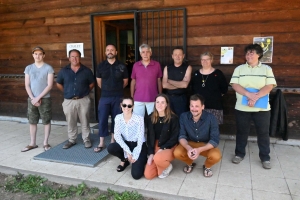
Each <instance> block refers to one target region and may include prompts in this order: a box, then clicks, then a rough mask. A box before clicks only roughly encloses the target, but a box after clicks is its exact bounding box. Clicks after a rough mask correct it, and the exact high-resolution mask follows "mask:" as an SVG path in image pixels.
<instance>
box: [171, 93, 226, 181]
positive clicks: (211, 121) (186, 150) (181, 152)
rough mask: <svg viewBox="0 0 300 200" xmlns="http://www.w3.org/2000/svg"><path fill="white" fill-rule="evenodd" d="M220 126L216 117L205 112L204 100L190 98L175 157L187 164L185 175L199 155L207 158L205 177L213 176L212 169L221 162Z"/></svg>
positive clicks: (196, 97) (197, 97) (201, 98)
mask: <svg viewBox="0 0 300 200" xmlns="http://www.w3.org/2000/svg"><path fill="white" fill-rule="evenodd" d="M219 136H220V132H219V125H218V121H217V119H216V118H215V116H214V115H213V114H211V113H208V112H206V111H205V110H204V98H203V97H202V96H201V95H199V94H195V95H192V96H191V97H190V111H189V112H185V113H182V114H181V116H180V132H179V143H180V144H179V145H178V146H177V147H176V148H175V150H174V157H175V158H177V159H179V160H181V161H183V162H185V163H186V164H187V165H186V166H185V167H184V168H183V171H184V172H185V173H191V172H192V171H193V167H194V166H195V165H196V163H193V161H194V160H196V159H197V158H198V157H199V155H201V156H204V157H206V161H205V163H204V165H203V175H204V176H205V177H211V176H212V175H213V173H212V170H211V167H212V166H213V165H214V164H216V163H217V162H219V161H220V160H221V157H222V156H221V152H220V150H219V149H218V148H217V146H218V144H219Z"/></svg>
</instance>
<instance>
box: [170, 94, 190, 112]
mask: <svg viewBox="0 0 300 200" xmlns="http://www.w3.org/2000/svg"><path fill="white" fill-rule="evenodd" d="M167 96H168V97H169V100H170V106H171V109H172V111H173V112H174V113H175V114H176V115H177V116H178V118H179V117H180V115H181V113H184V112H187V111H188V100H187V97H186V95H185V94H182V95H171V94H167Z"/></svg>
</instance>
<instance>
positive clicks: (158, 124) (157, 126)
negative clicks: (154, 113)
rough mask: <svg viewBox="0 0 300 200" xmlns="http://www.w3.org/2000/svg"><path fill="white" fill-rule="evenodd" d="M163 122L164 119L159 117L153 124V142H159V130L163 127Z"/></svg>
mask: <svg viewBox="0 0 300 200" xmlns="http://www.w3.org/2000/svg"><path fill="white" fill-rule="evenodd" d="M163 121H164V117H159V119H158V121H157V122H156V124H153V127H154V132H155V140H159V138H160V134H161V130H162V128H163V126H164V123H163Z"/></svg>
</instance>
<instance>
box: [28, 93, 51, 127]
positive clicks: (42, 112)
mask: <svg viewBox="0 0 300 200" xmlns="http://www.w3.org/2000/svg"><path fill="white" fill-rule="evenodd" d="M27 102H28V109H27V118H28V121H29V123H30V124H38V123H39V119H40V118H41V119H42V122H43V124H44V125H47V124H50V122H51V119H52V109H51V98H44V99H42V103H41V105H40V106H38V107H36V106H34V105H32V103H31V99H30V98H28V100H27Z"/></svg>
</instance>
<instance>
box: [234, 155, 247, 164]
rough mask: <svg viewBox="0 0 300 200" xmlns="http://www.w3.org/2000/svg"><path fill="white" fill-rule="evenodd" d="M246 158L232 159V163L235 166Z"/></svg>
mask: <svg viewBox="0 0 300 200" xmlns="http://www.w3.org/2000/svg"><path fill="white" fill-rule="evenodd" d="M243 159H244V158H241V157H239V156H234V158H233V159H232V162H233V163H234V164H239V163H240V162H241V161H242V160H243Z"/></svg>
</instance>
